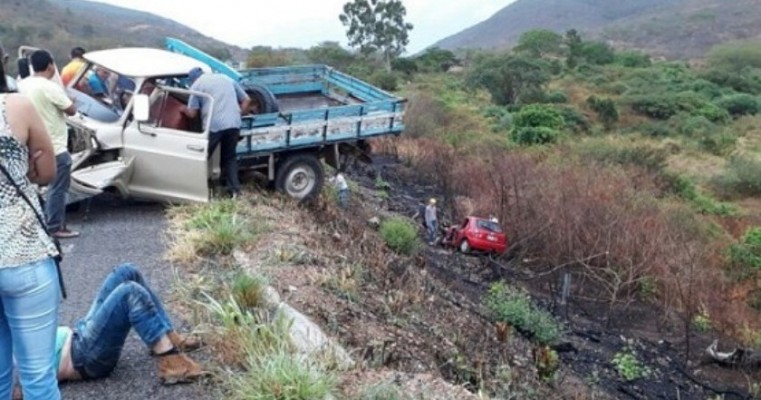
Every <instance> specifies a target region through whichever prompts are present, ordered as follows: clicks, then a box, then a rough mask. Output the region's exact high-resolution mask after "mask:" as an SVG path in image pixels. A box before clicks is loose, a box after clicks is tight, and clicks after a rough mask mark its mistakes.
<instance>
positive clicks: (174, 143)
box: [123, 87, 214, 202]
mask: <svg viewBox="0 0 761 400" xmlns="http://www.w3.org/2000/svg"><path fill="white" fill-rule="evenodd" d="M191 93H192V94H194V95H196V96H201V97H204V98H205V99H206V101H209V102H210V104H211V107H212V110H213V107H214V104H213V100H212V99H211V98H210V97H209V96H208V95H206V94H203V93H197V92H191V91H189V90H184V89H176V88H169V87H157V88H156V89H154V90H153V92H152V93H151V95H150V115H149V119H148V121H146V122H138V121H134V120H133V121H132V122H131V123H130V124H129V125H128V126H127V128H126V130H125V132H124V150H123V153H124V154H123V155H124V156H125V157H134V159H135V161H134V167H133V172H132V177H131V179H130V182H129V184H128V189H129V194H130V196H134V197H142V198H149V199H155V200H159V201H169V202H176V201H180V202H183V201H193V202H208V201H209V184H208V178H209V175H208V174H209V172H208V161H207V160H208V157H207V149H208V145H209V126H208V123H206V124H202V123H201V122H200V118H198V119H196V120H189V119H188V118H187V117H186V116H185V115H184V114H182V112H181V110H182V108H183V107H184V106H185V105H186V104H187V101H188V98H189V97H190V94H191Z"/></svg>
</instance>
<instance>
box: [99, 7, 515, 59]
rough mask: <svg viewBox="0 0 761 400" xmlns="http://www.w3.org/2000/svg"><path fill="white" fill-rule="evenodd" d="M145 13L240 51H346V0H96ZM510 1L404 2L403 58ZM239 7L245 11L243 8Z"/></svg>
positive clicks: (497, 9) (464, 27) (488, 14)
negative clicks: (333, 46)
mask: <svg viewBox="0 0 761 400" xmlns="http://www.w3.org/2000/svg"><path fill="white" fill-rule="evenodd" d="M97 1H98V2H100V3H108V4H113V5H117V6H121V7H126V8H132V9H136V10H141V11H147V12H151V13H154V14H157V15H160V16H162V17H166V18H170V19H173V20H175V21H177V22H180V23H182V24H184V25H187V26H189V27H191V28H193V29H195V30H197V31H199V32H201V33H203V34H204V35H207V36H211V37H213V38H215V39H219V40H222V41H224V42H227V43H230V44H234V45H238V46H241V47H244V48H251V47H253V46H271V47H299V48H309V47H312V46H314V45H317V44H319V43H320V42H323V41H326V40H330V41H337V42H340V43H342V44H343V45H346V30H345V28H344V26H343V25H342V24H341V22H340V21H339V20H338V15H339V14H340V13H341V12H342V9H343V5H344V4H345V3H346V2H347V1H348V0H266V1H262V0H254V1H245V2H244V1H240V0H210V1H204V2H203V3H205V4H208V5H209V6H206V7H201V6H196V5H195V4H199V3H201V2H200V1H198V0H195V1H182V2H179V1H177V0H97ZM513 1H514V0H448V1H445V0H404V1H403V3H404V5H405V7H406V8H407V19H406V20H407V22H410V23H412V24H413V25H414V29H413V30H412V31H411V32H410V43H409V45H408V46H407V52H408V53H409V54H414V53H417V52H419V51H421V50H423V49H425V48H426V47H428V46H430V45H432V44H434V43H435V42H437V41H438V40H440V39H443V38H445V37H447V36H449V35H452V34H454V33H457V32H460V31H461V30H463V29H466V28H468V27H470V26H473V25H475V24H477V23H478V22H481V21H483V20H485V19H487V18H489V17H491V16H492V15H493V14H494V13H496V12H497V11H499V10H500V9H502V8H503V7H505V6H506V5H508V4H510V3H512V2H513ZM244 4H245V5H244Z"/></svg>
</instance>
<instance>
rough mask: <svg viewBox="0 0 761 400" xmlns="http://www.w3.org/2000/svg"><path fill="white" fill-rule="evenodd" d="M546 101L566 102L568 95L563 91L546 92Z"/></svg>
mask: <svg viewBox="0 0 761 400" xmlns="http://www.w3.org/2000/svg"><path fill="white" fill-rule="evenodd" d="M547 101H548V102H550V103H555V104H561V103H568V96H567V95H566V94H565V93H563V92H552V93H549V94H547Z"/></svg>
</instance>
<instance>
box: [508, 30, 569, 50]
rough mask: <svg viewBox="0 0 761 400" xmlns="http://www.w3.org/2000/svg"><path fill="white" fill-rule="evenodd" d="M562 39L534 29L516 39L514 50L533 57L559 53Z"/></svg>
mask: <svg viewBox="0 0 761 400" xmlns="http://www.w3.org/2000/svg"><path fill="white" fill-rule="evenodd" d="M562 43H563V37H562V36H560V35H558V34H557V33H555V32H553V31H550V30H547V29H534V30H531V31H528V32H524V33H523V34H522V35H521V37H520V38H519V39H518V45H517V46H515V50H516V51H519V52H525V53H527V54H529V55H531V56H533V57H541V56H543V55H545V54H555V53H559V52H560V45H561V44H562Z"/></svg>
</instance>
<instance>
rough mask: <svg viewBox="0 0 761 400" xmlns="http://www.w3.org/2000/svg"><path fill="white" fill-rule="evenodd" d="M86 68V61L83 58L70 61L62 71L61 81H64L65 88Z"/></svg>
mask: <svg viewBox="0 0 761 400" xmlns="http://www.w3.org/2000/svg"><path fill="white" fill-rule="evenodd" d="M84 66H85V61H84V60H82V59H81V58H75V59H73V60H71V61H69V63H68V64H66V66H65V67H63V69H62V70H61V80H62V81H63V84H64V86H67V85H68V84H69V82H71V80H72V79H74V78H75V77H76V76H77V74H78V73H79V71H80V70H81V69H82V68H83V67H84Z"/></svg>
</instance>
